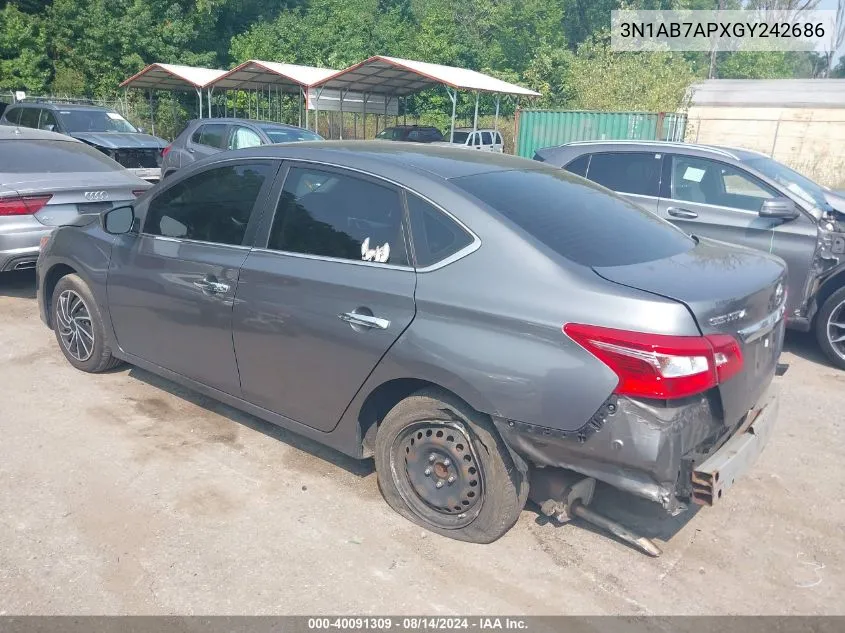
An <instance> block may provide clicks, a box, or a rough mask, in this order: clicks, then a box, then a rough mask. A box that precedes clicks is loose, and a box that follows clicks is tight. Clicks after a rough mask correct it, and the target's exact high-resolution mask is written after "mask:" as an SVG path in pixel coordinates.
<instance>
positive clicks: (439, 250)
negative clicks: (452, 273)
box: [408, 192, 473, 268]
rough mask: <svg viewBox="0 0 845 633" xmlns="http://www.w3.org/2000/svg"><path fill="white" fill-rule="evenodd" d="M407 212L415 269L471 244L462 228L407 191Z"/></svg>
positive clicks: (468, 236)
mask: <svg viewBox="0 0 845 633" xmlns="http://www.w3.org/2000/svg"><path fill="white" fill-rule="evenodd" d="M408 212H409V213H410V216H411V233H412V234H413V238H414V255H415V258H416V264H417V268H425V267H427V266H432V265H434V264H436V263H438V262H441V261H443V260H444V259H446V258H447V257H451V256H452V255H454V254H455V253H457V252H458V251H460V250H461V249H463V248H464V247H466V246H469V245H470V244H472V240H473V238H472V236H471V235H470V234H469V233H467V232H466V231H465V230H464V229H463V227H461V226H460V225H458V224H457V223H456V222H455V221H454V220H452V218H450V217H448V216H447V215H445V214H444V213H442V212H441V211H440V210H438V209H437V208H435V207H434V206H433V205H431V204H429V203H428V202H426V201H425V200H423V199H422V198H420V197H419V196H417V195H415V194H412V193H410V192H409V193H408Z"/></svg>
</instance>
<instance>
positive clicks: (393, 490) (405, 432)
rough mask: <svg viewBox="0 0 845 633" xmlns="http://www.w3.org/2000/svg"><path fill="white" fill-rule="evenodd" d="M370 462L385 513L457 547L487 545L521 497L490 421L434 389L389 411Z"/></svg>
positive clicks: (521, 481) (512, 516)
mask: <svg viewBox="0 0 845 633" xmlns="http://www.w3.org/2000/svg"><path fill="white" fill-rule="evenodd" d="M375 462H376V471H377V473H378V482H379V488H380V489H381V493H382V496H384V499H385V501H387V503H388V504H389V505H390V507H392V508H393V509H394V510H396V512H398V513H399V514H401V515H402V516H403V517H405V518H406V519H409V520H410V521H413V522H414V523H417V524H418V525H421V526H423V527H425V528H427V529H429V530H431V531H432V532H435V533H437V534H440V535H442V536H448V537H449V538H454V539H458V540H461V541H469V542H472V543H491V542H493V541H495V540H496V539H498V538H499V537H501V536H502V535H503V534H504V533H505V532H507V531H508V530H509V529H510V528H511V527H512V526H513V524H514V523H516V520H517V519H518V518H519V513H520V512H521V511H522V508H523V507H524V506H525V501H526V499H527V498H528V481H527V479H526V478H525V477H524V476H523V475H522V473H521V472H520V471H519V470H518V469H517V467H516V466H515V465H514V463H513V460H512V459H511V456H510V453H509V452H508V449H507V447H506V446H505V444H504V442H503V441H502V439H501V438H500V437H499V435H498V433H497V432H496V429H495V427H494V426H493V424H492V422H491V421H490V419H489V418H488V417H487V416H485V415H483V414H480V413H478V412H476V411H474V410H473V409H472V408H470V407H469V406H468V405H466V404H465V403H463V402H462V401H460V400H458V399H457V398H456V397H454V396H451V395H450V394H444V393H441V392H439V391H436V390H423V391H420V392H418V393H416V394H414V395H413V396H410V397H408V398H406V399H405V400H402V401H401V402H399V404H397V405H396V406H395V407H393V409H391V410H390V412H389V413H388V414H387V416H385V418H384V421H383V422H382V423H381V425H380V426H379V429H378V433H377V435H376V441H375Z"/></svg>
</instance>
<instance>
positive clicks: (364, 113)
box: [361, 92, 367, 141]
mask: <svg viewBox="0 0 845 633" xmlns="http://www.w3.org/2000/svg"><path fill="white" fill-rule="evenodd" d="M361 120H362V123H361V125H362V127H363V136H362V137H361V138H363V139H364V140H365V141H366V140H367V93H366V92H362V93H361Z"/></svg>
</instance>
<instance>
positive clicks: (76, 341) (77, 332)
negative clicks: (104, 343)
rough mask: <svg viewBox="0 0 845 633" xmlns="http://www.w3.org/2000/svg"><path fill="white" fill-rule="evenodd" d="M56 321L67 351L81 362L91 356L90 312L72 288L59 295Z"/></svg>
mask: <svg viewBox="0 0 845 633" xmlns="http://www.w3.org/2000/svg"><path fill="white" fill-rule="evenodd" d="M56 323H57V325H58V331H59V338H60V339H61V341H62V345H64V348H65V350H66V351H67V353H68V354H70V355H71V356H73V358H75V359H76V360H78V361H80V362H83V363H84V362H85V361H87V360H88V359H89V358H91V354H93V353H94V329H93V326H92V324H91V314H90V313H89V312H88V306H86V305H85V302H84V301H83V300H82V297H80V296H79V295H78V294H76V292H74V291H73V290H65V291H64V292H62V294H60V295H59V301H58V310H56Z"/></svg>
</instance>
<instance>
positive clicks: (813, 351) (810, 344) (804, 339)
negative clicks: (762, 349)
mask: <svg viewBox="0 0 845 633" xmlns="http://www.w3.org/2000/svg"><path fill="white" fill-rule="evenodd" d="M783 351H784V352H789V353H790V354H795V355H796V356H798V357H799V358H803V359H804V360H808V361H810V362H811V363H816V364H817V365H822V366H824V367H833V366H834V365H833V363H831V362H830V360H828V358H827V356H825V355H824V352H822V351H821V349H820V348H819V344H818V342H817V341H816V336H815V334H813V332H796V331H794V330H789V331H787V333H786V338H785V339H784V342H783Z"/></svg>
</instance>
